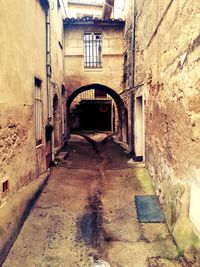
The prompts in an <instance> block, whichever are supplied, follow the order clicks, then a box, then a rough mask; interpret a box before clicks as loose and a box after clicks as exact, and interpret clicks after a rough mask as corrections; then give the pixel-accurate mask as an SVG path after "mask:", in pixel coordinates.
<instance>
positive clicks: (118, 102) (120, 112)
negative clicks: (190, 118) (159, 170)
mask: <svg viewBox="0 0 200 267" xmlns="http://www.w3.org/2000/svg"><path fill="white" fill-rule="evenodd" d="M91 89H97V90H100V91H103V92H105V93H107V94H108V95H110V96H111V97H112V99H113V100H114V102H115V104H116V107H117V114H116V113H115V116H116V117H117V118H118V120H117V125H116V128H117V130H116V132H117V134H118V135H119V139H120V140H122V129H123V123H124V110H125V107H124V103H123V100H122V99H121V97H120V95H119V94H118V93H117V92H116V91H115V90H113V89H112V88H110V87H108V86H105V85H102V84H90V85H86V86H82V87H80V88H78V89H76V90H74V91H73V92H72V93H71V95H69V96H68V99H67V115H68V116H67V118H68V121H67V136H68V138H69V136H70V126H69V111H70V106H71V104H72V102H73V100H74V99H75V98H76V97H77V96H78V95H79V94H81V93H82V92H85V91H88V90H91Z"/></svg>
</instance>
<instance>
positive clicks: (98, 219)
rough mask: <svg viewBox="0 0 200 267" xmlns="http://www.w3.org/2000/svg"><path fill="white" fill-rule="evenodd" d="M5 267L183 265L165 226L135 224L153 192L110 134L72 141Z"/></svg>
mask: <svg viewBox="0 0 200 267" xmlns="http://www.w3.org/2000/svg"><path fill="white" fill-rule="evenodd" d="M64 151H65V152H68V153H69V154H68V157H67V158H66V159H65V160H62V161H60V162H58V165H57V166H55V167H54V168H53V169H52V173H51V176H50V178H49V181H48V183H47V186H46V187H45V189H44V190H43V192H42V194H41V196H40V197H39V199H38V200H37V201H36V203H35V205H34V207H33V209H32V211H31V213H30V215H29V217H28V219H27V220H26V222H25V224H24V226H23V228H22V230H21V232H20V234H19V236H18V238H17V241H16V242H15V244H14V246H13V247H12V249H11V250H10V253H9V255H8V257H7V259H6V261H5V262H4V264H3V267H11V266H15V267H22V266H27V267H33V266H37V267H39V266H40V267H46V266H51V267H56V266H57V267H62V266H63V267H78V266H82V267H87V266H88V267H89V266H105V267H106V266H112V267H144V266H149V267H153V266H168V267H170V266H177V267H178V266H182V265H181V262H180V258H178V256H180V255H178V252H177V248H176V246H175V244H174V242H173V239H172V237H171V236H170V234H169V232H168V229H167V226H166V224H165V223H146V224H145V223H143V224H140V223H139V222H138V219H137V212H136V208H135V200H134V196H135V195H141V194H144V195H149V194H150V195H151V194H154V193H153V189H152V185H151V181H150V177H149V176H148V173H147V171H146V169H145V167H144V164H143V163H136V162H135V163H130V157H129V154H128V153H127V151H126V150H125V149H124V148H123V147H122V146H121V145H120V144H119V143H116V142H115V141H114V138H113V137H112V136H111V135H109V134H104V133H101V134H90V135H87V136H84V135H83V136H80V135H72V136H71V139H70V142H69V143H68V145H67V146H65V148H64Z"/></svg>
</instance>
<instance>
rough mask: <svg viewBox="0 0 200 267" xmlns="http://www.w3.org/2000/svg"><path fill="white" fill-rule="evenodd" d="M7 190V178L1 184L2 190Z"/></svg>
mask: <svg viewBox="0 0 200 267" xmlns="http://www.w3.org/2000/svg"><path fill="white" fill-rule="evenodd" d="M7 191H8V180H7V181H5V182H3V184H2V192H3V193H4V192H7Z"/></svg>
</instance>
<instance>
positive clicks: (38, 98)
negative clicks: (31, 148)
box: [35, 77, 42, 146]
mask: <svg viewBox="0 0 200 267" xmlns="http://www.w3.org/2000/svg"><path fill="white" fill-rule="evenodd" d="M35 139H36V146H38V145H40V144H41V143H42V81H41V80H40V79H38V78H36V77H35Z"/></svg>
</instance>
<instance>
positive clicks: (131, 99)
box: [130, 0, 136, 153]
mask: <svg viewBox="0 0 200 267" xmlns="http://www.w3.org/2000/svg"><path fill="white" fill-rule="evenodd" d="M131 13H132V14H133V21H132V33H131V53H132V61H131V91H130V109H131V121H130V122H131V123H130V124H131V129H130V150H131V153H134V104H135V102H134V91H133V90H134V87H135V58H136V57H135V47H136V44H135V42H136V38H135V33H136V0H134V1H133V2H132V12H131Z"/></svg>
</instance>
